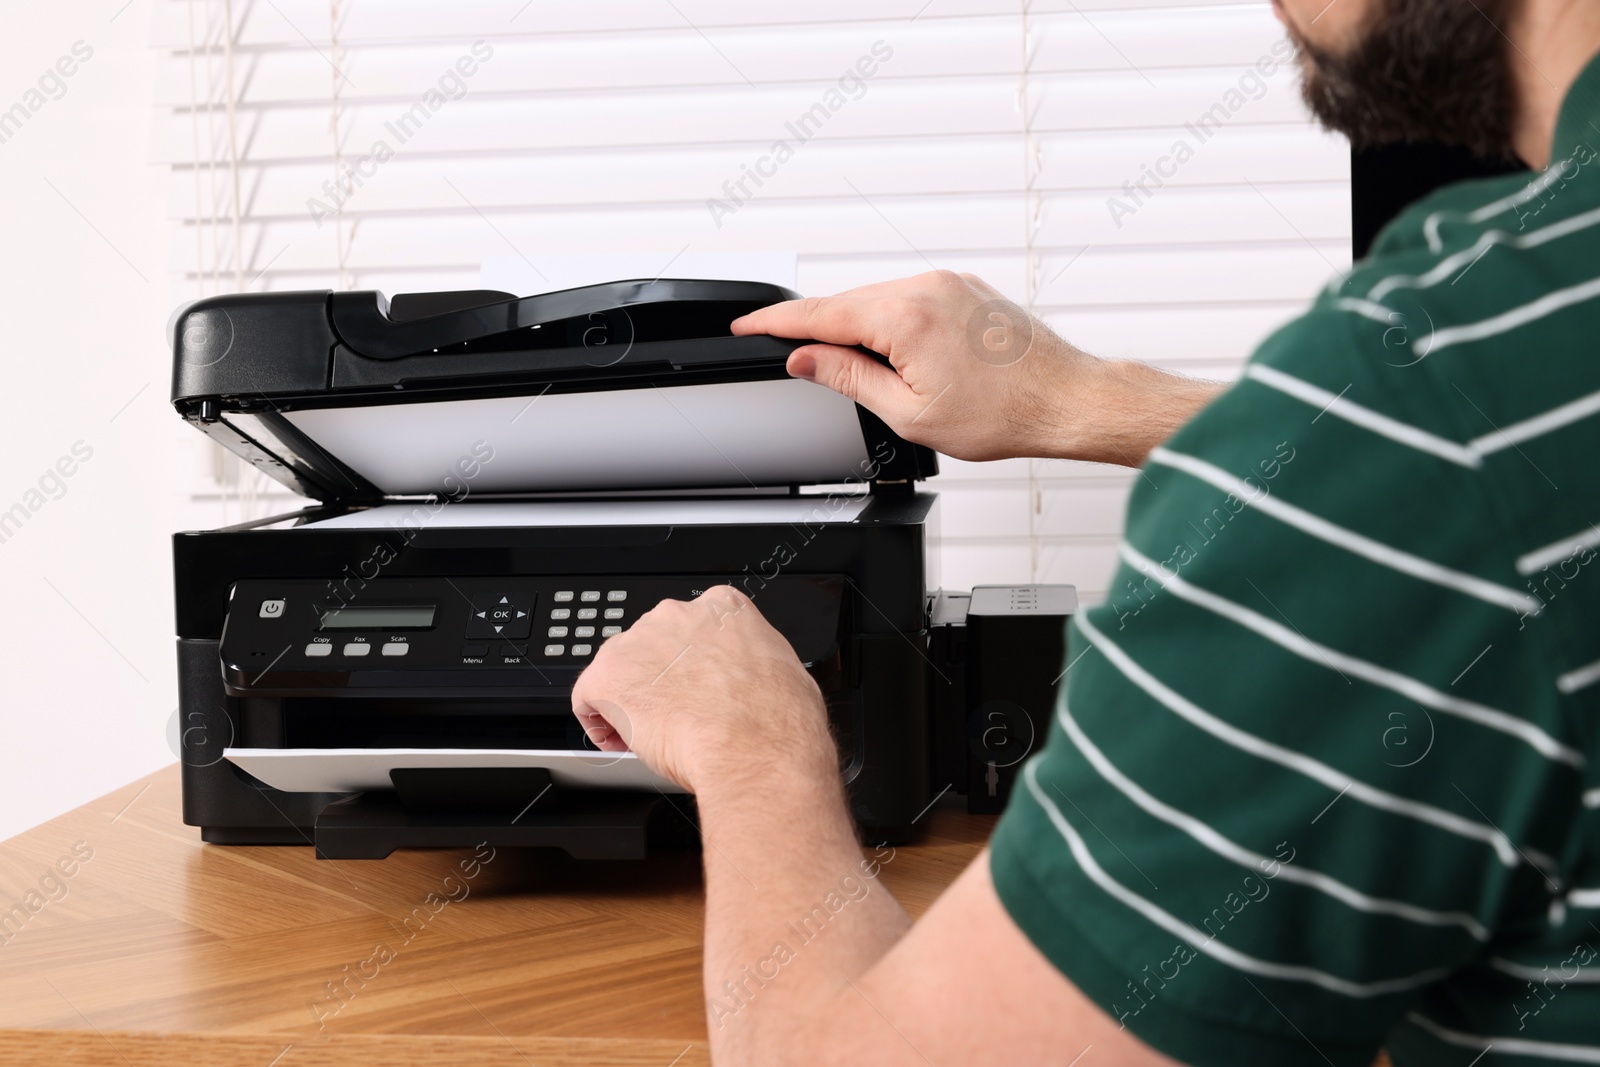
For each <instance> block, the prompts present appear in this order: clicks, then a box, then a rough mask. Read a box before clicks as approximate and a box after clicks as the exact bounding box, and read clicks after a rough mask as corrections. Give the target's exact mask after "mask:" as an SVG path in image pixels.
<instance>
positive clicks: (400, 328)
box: [168, 279, 937, 503]
mask: <svg viewBox="0 0 1600 1067" xmlns="http://www.w3.org/2000/svg"><path fill="white" fill-rule="evenodd" d="M797 296H798V294H796V293H794V292H793V291H791V290H789V289H785V288H783V287H782V286H776V285H770V284H766V283H761V282H741V281H706V280H698V279H653V280H631V281H620V282H612V283H608V284H605V285H594V286H584V287H582V288H578V289H568V290H563V291H560V292H554V293H545V294H540V295H537V296H530V297H516V296H514V295H512V294H509V293H502V292H495V291H488V290H470V291H461V292H441V293H405V294H398V295H396V296H395V297H393V298H392V299H386V298H385V297H384V296H383V294H382V293H378V292H374V291H365V292H343V293H336V292H330V291H326V290H323V291H313V292H291V293H247V294H237V295H228V296H217V297H209V298H206V299H204V300H198V301H195V302H193V303H191V304H188V305H185V306H184V307H181V308H179V309H178V310H177V311H176V312H175V313H174V314H173V316H172V319H171V321H170V323H169V325H168V333H169V342H170V343H171V345H172V350H173V389H172V401H173V404H174V406H175V407H176V408H177V410H178V412H179V414H180V415H182V416H183V417H184V418H185V419H186V420H188V421H189V422H190V423H191V424H193V425H195V426H196V427H198V428H199V429H201V430H202V431H203V432H205V433H207V434H208V435H209V436H211V437H212V438H213V439H214V440H217V441H218V442H219V443H221V444H223V445H224V446H225V447H227V448H229V449H231V450H232V451H234V452H236V453H238V454H239V455H241V456H243V457H244V458H246V459H247V460H249V461H250V462H251V463H253V464H254V465H256V466H257V467H259V468H260V469H262V470H264V471H266V472H267V473H268V474H271V475H272V476H273V477H274V478H277V479H278V480H279V481H281V482H283V483H284V484H286V485H289V486H290V487H291V488H293V489H295V490H296V491H298V492H301V493H303V494H304V495H306V496H310V497H314V498H316V499H319V500H327V501H341V502H351V503H361V502H377V501H381V500H384V499H389V498H396V497H409V496H420V495H430V494H444V495H447V496H449V497H451V498H452V499H459V498H464V497H465V496H467V495H470V494H479V495H483V494H487V495H508V494H517V495H525V494H530V493H550V492H555V493H572V492H590V491H604V492H622V491H633V490H705V489H719V490H741V489H742V490H756V491H761V490H769V489H772V488H774V487H784V486H799V485H817V484H834V483H840V482H872V483H883V482H904V481H911V480H915V479H920V478H924V477H927V476H929V475H931V474H934V473H937V464H936V460H935V458H934V455H933V453H932V452H931V451H930V450H928V449H926V448H924V447H922V446H917V445H912V444H910V443H908V442H906V441H904V440H903V439H901V438H900V437H898V436H897V435H895V434H894V433H893V432H892V431H890V430H889V429H888V427H887V426H885V425H884V424H883V422H882V421H881V420H879V419H878V418H877V417H876V416H874V415H873V414H872V413H871V412H869V411H867V410H866V409H865V408H861V407H859V406H857V405H855V404H854V403H852V402H851V401H850V400H848V399H846V398H844V397H842V396H839V395H838V394H836V393H834V392H833V391H831V390H829V389H826V388H823V387H821V386H817V385H814V384H812V383H809V382H803V381H798V380H795V379H792V378H790V377H789V376H788V374H787V372H786V371H785V370H784V364H785V361H786V360H787V358H788V355H789V353H790V352H792V351H793V350H794V349H795V348H798V347H800V346H801V345H804V344H807V343H808V342H807V341H804V340H791V339H783V338H774V337H764V336H755V337H734V336H733V335H732V334H730V333H729V331H728V324H729V323H730V322H731V321H732V320H733V319H734V318H736V317H738V316H739V315H742V314H745V313H747V312H749V311H753V310H755V309H756V308H759V307H764V306H766V305H768V304H771V303H775V302H777V301H780V300H789V299H795V298H797ZM880 358H881V357H880Z"/></svg>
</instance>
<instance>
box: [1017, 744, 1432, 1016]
mask: <svg viewBox="0 0 1600 1067" xmlns="http://www.w3.org/2000/svg"><path fill="white" fill-rule="evenodd" d="M1038 769H1039V765H1038V764H1037V763H1035V762H1032V761H1029V763H1028V764H1027V767H1026V768H1025V769H1024V770H1023V772H1022V778H1023V781H1024V782H1025V783H1026V784H1027V786H1028V791H1029V792H1030V793H1032V794H1033V798H1034V800H1036V801H1037V802H1038V804H1039V807H1040V808H1042V809H1043V810H1044V813H1045V815H1046V816H1047V817H1048V818H1049V819H1050V821H1051V822H1052V823H1053V824H1055V828H1056V832H1057V833H1059V834H1060V835H1061V837H1062V838H1063V839H1064V840H1065V841H1066V843H1067V848H1068V849H1070V850H1071V852H1072V858H1073V859H1074V860H1075V861H1076V862H1077V864H1078V868H1079V869H1080V870H1082V871H1083V873H1084V874H1085V875H1087V876H1088V878H1089V880H1090V881H1091V882H1093V883H1094V884H1095V885H1097V886H1099V887H1100V888H1101V889H1102V890H1104V891H1105V893H1106V894H1107V895H1108V896H1110V897H1112V898H1113V899H1115V900H1117V901H1119V902H1120V903H1122V904H1124V905H1126V906H1127V907H1129V908H1131V909H1132V910H1134V911H1136V912H1138V913H1139V914H1140V915H1142V916H1144V917H1145V918H1146V919H1147V920H1149V921H1150V922H1151V923H1153V924H1154V925H1156V926H1159V927H1160V928H1161V929H1163V930H1165V931H1167V932H1168V933H1170V934H1172V935H1173V936H1175V937H1177V938H1178V939H1179V940H1181V941H1184V942H1186V943H1187V944H1188V945H1189V947H1190V948H1192V949H1194V950H1195V951H1197V952H1201V953H1204V954H1205V955H1207V956H1210V957H1211V958H1212V959H1214V960H1216V961H1217V962H1219V963H1222V964H1224V965H1225V966H1228V967H1232V968H1233V969H1234V970H1238V971H1245V972H1247V973H1249V974H1254V975H1260V976H1262V977H1265V978H1278V979H1282V980H1283V981H1287V982H1309V983H1310V984H1312V985H1317V986H1321V987H1322V988H1323V989H1327V990H1330V991H1332V992H1334V993H1340V994H1343V995H1344V996H1347V997H1363V998H1364V997H1381V996H1387V995H1389V994H1391V993H1403V992H1406V991H1407V990H1411V989H1420V988H1421V987H1423V986H1425V985H1428V984H1430V983H1432V982H1436V981H1438V980H1439V979H1440V978H1443V977H1444V976H1445V975H1446V974H1448V973H1449V970H1448V969H1447V968H1443V967H1438V968H1434V969H1432V970H1427V971H1422V972H1420V973H1418V974H1411V975H1406V976H1404V977H1400V978H1388V979H1384V980H1382V981H1377V982H1352V981H1350V980H1349V979H1347V978H1340V977H1338V976H1337V975H1332V974H1329V973H1327V972H1326V971H1320V970H1318V969H1316V968H1315V967H1305V966H1299V965H1296V964H1290V963H1273V962H1271V961H1269V960H1263V959H1258V958H1257V957H1255V956H1250V955H1247V954H1245V953H1243V952H1240V951H1239V950H1238V949H1236V948H1233V947H1231V946H1229V945H1224V944H1222V943H1221V942H1219V941H1216V940H1215V939H1213V938H1211V937H1209V936H1208V935H1206V934H1204V933H1202V932H1201V931H1199V930H1197V929H1195V928H1194V927H1193V926H1190V925H1189V924H1188V923H1186V922H1184V921H1183V920H1182V919H1179V918H1178V917H1177V916H1175V915H1173V914H1171V913H1170V912H1167V911H1165V910H1163V909H1162V908H1160V907H1157V906H1156V905H1155V904H1153V903H1151V902H1150V901H1149V900H1147V899H1145V898H1144V897H1143V896H1141V895H1140V894H1138V893H1136V892H1134V891H1133V890H1131V889H1129V888H1128V887H1127V886H1125V885H1123V884H1122V883H1121V882H1119V881H1117V880H1116V879H1115V878H1113V877H1111V875H1109V874H1107V873H1106V871H1105V869H1104V868H1103V867H1101V866H1100V864H1099V863H1097V862H1095V858H1094V856H1093V854H1092V853H1090V851H1089V847H1088V845H1086V844H1085V843H1084V840H1083V838H1082V837H1081V836H1080V835H1079V834H1078V831H1077V830H1076V829H1074V828H1073V826H1072V824H1071V823H1070V822H1068V821H1067V817H1066V816H1065V815H1063V814H1062V812H1061V809H1060V808H1058V807H1056V805H1055V802H1054V801H1053V800H1051V799H1050V798H1049V797H1048V796H1046V795H1045V792H1044V790H1043V789H1041V788H1040V787H1039V779H1038Z"/></svg>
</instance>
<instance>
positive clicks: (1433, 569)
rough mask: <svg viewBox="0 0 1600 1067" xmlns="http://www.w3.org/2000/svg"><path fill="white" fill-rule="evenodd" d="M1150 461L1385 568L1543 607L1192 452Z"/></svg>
mask: <svg viewBox="0 0 1600 1067" xmlns="http://www.w3.org/2000/svg"><path fill="white" fill-rule="evenodd" d="M1150 462H1152V463H1160V464H1162V465H1163V466H1167V467H1172V468H1174V469H1176V470H1181V471H1183V472H1184V473H1186V474H1189V475H1191V476H1193V477H1195V478H1198V479H1200V480H1201V481H1203V482H1208V483H1210V484H1211V485H1214V486H1216V487H1217V488H1218V489H1221V490H1222V491H1223V492H1226V493H1231V494H1232V495H1234V496H1236V497H1238V498H1239V499H1240V500H1241V501H1242V502H1244V503H1246V504H1248V505H1250V506H1251V507H1254V508H1256V509H1258V510H1260V511H1261V512H1263V513H1264V514H1267V515H1270V516H1272V517H1273V518H1275V519H1277V520H1278V521H1279V522H1282V523H1285V524H1286V525H1289V526H1293V527H1294V528H1295V529H1297V530H1300V531H1302V532H1303V533H1307V534H1310V535H1311V536H1312V537H1315V538H1317V539H1318V540H1321V541H1326V542H1327V543H1328V544H1331V545H1334V546H1337V547H1339V548H1342V549H1344V550H1345V551H1347V552H1352V553H1354V554H1356V555H1358V556H1363V557H1365V558H1366V559H1369V560H1372V561H1373V562H1374V563H1377V564H1380V565H1382V566H1385V567H1388V568H1389V569H1391V570H1396V571H1400V572H1401V573H1403V574H1409V575H1411V576H1412V577H1413V578H1420V579H1421V580H1423V581H1425V582H1432V583H1433V584H1435V585H1439V586H1443V587H1445V588H1447V589H1454V590H1456V591H1457V592H1460V593H1465V594H1466V595H1468V596H1471V597H1476V598H1477V599H1479V600H1482V601H1485V602H1486V603H1489V604H1493V605H1495V606H1496V607H1502V608H1509V609H1510V610H1512V611H1516V612H1519V613H1521V614H1523V615H1537V614H1538V613H1539V611H1540V610H1541V609H1542V608H1543V607H1544V604H1543V603H1542V602H1541V601H1540V600H1539V598H1538V597H1534V596H1530V595H1528V594H1526V593H1521V592H1518V591H1517V590H1515V589H1510V588H1508V587H1506V586H1503V585H1498V584H1496V583H1494V582H1491V581H1487V580H1485V579H1483V578H1479V577H1477V576H1475V575H1471V574H1466V573H1464V572H1462V571H1458V570H1453V569H1451V568H1449V567H1445V566H1442V565H1440V564H1438V563H1434V562H1433V561H1431V560H1426V559H1423V558H1422V557H1421V556H1416V555H1412V554H1411V553H1410V552H1406V551H1404V550H1403V549H1399V548H1395V547H1393V546H1392V545H1386V544H1384V543H1383V542H1381V541H1375V540H1373V539H1372V538H1370V537H1367V536H1365V535H1364V534H1359V533H1356V532H1355V531H1354V530H1349V529H1346V528H1345V527H1343V526H1340V525H1338V524H1336V523H1332V522H1329V521H1328V520H1327V519H1324V518H1321V517H1320V516H1317V515H1313V514H1312V513H1311V512H1309V511H1306V510H1305V509H1304V508H1299V507H1296V506H1295V505H1293V504H1289V503H1285V502H1284V501H1282V500H1279V499H1278V498H1277V497H1274V496H1272V495H1271V494H1270V493H1267V492H1263V491H1262V490H1260V489H1251V488H1250V487H1249V486H1248V485H1246V484H1245V483H1244V482H1242V481H1240V480H1239V479H1238V478H1235V477H1234V476H1233V475H1231V474H1229V473H1228V472H1227V471H1225V470H1223V469H1222V468H1221V467H1217V466H1214V465H1213V464H1210V463H1208V462H1206V461H1205V460H1203V459H1200V458H1198V457H1196V456H1189V455H1184V454H1182V453H1179V452H1173V451H1172V450H1171V449H1167V448H1157V449H1154V450H1153V451H1151V453H1150Z"/></svg>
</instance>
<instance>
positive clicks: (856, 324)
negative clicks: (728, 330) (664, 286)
mask: <svg viewBox="0 0 1600 1067" xmlns="http://www.w3.org/2000/svg"><path fill="white" fill-rule="evenodd" d="M733 331H734V333H737V334H751V333H768V334H774V335H776V336H779V337H796V338H811V339H814V340H817V341H819V342H823V343H821V344H815V345H806V346H804V347H803V348H799V349H796V350H795V352H794V353H793V354H792V355H791V356H790V357H789V373H790V374H792V375H794V376H796V377H799V378H806V379H808V380H810V381H815V382H818V383H819V384H822V385H825V386H828V387H829V388H831V389H834V390H836V391H838V392H840V393H843V394H844V395H845V396H848V397H850V398H851V399H852V400H855V401H856V402H857V403H860V404H862V405H863V406H865V407H867V408H870V409H871V410H872V411H873V412H875V413H876V414H877V415H878V417H879V418H881V419H883V421H884V422H886V423H888V424H889V427H890V428H891V429H893V430H894V431H895V432H896V433H898V434H900V436H902V437H904V438H906V439H907V440H909V441H915V442H917V443H918V444H924V445H928V446H929V447H931V448H934V449H937V450H938V451H940V452H943V453H944V454H946V455H949V456H954V457H956V458H957V459H970V460H990V459H1005V458H1009V457H1012V456H1033V457H1039V458H1044V459H1078V460H1089V461H1093V462H1099V463H1116V464H1121V465H1124V466H1130V467H1136V466H1138V465H1140V464H1141V463H1143V462H1144V458H1145V456H1146V455H1148V454H1149V452H1150V450H1151V449H1152V448H1154V447H1155V446H1156V445H1158V444H1160V443H1161V442H1162V441H1165V440H1166V439H1167V438H1168V437H1170V436H1171V435H1172V433H1173V432H1174V431H1175V430H1177V428H1178V427H1180V426H1182V425H1183V424H1184V423H1185V422H1187V421H1189V419H1190V418H1192V417H1193V416H1194V414H1195V413H1196V412H1198V411H1199V410H1200V409H1201V408H1202V407H1204V406H1205V405H1206V404H1208V403H1210V402H1211V401H1212V400H1213V399H1214V398H1215V397H1216V396H1217V395H1218V394H1219V393H1220V392H1221V391H1222V389H1223V386H1222V385H1220V384H1218V383H1216V382H1206V381H1197V380H1195V379H1192V378H1184V377H1181V376H1179V375H1175V374H1167V373H1164V372H1162V371H1159V370H1156V369H1155V368H1153V367H1149V366H1147V365H1145V364H1143V363H1136V362H1130V361H1114V360H1103V359H1098V358H1096V357H1094V356H1091V355H1089V354H1088V353H1087V352H1084V351H1083V350H1081V349H1079V348H1077V347H1075V346H1073V345H1071V344H1069V343H1067V342H1066V341H1064V340H1062V339H1061V338H1059V337H1057V336H1056V335H1055V334H1054V333H1052V332H1051V331H1050V330H1049V328H1048V327H1046V326H1045V325H1044V324H1043V323H1040V322H1038V321H1037V320H1035V319H1033V318H1031V317H1030V316H1028V315H1027V314H1026V313H1024V312H1023V311H1022V310H1021V309H1020V308H1018V307H1017V306H1016V305H1015V304H1013V303H1011V302H1010V301H1008V300H1006V299H1005V298H1004V297H1003V296H1001V294H1000V293H999V292H997V291H996V290H994V289H992V288H990V287H989V286H988V285H986V284H984V283H983V282H982V281H981V280H979V279H978V278H976V277H974V276H972V275H970V274H955V273H952V272H950V271H933V272H930V273H927V274H919V275H917V276H916V277H913V278H904V279H900V280H898V281H892V282H884V283H881V284H879V285H869V286H865V287H863V288H860V289H852V290H850V291H849V292H846V293H841V294H839V295H838V296H830V297H817V298H811V299H807V300H794V301H788V302H786V303H782V304H774V305H772V306H771V307H767V308H762V309H761V310H759V311H756V312H753V313H752V314H749V315H746V316H744V317H743V318H740V319H737V320H735V322H734V324H733ZM857 345H860V346H864V347H866V348H869V349H872V350H873V351H875V352H878V353H881V354H882V355H884V356H886V357H888V360H889V366H884V365H883V364H882V363H880V362H878V361H877V360H875V359H873V358H871V357H870V356H867V355H865V354H863V353H862V352H860V351H859V350H857V349H856V348H855V347H853V346H857Z"/></svg>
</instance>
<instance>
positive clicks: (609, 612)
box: [606, 608, 622, 619]
mask: <svg viewBox="0 0 1600 1067" xmlns="http://www.w3.org/2000/svg"><path fill="white" fill-rule="evenodd" d="M606 618H608V619H620V618H622V609H621V608H607V609H606Z"/></svg>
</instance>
